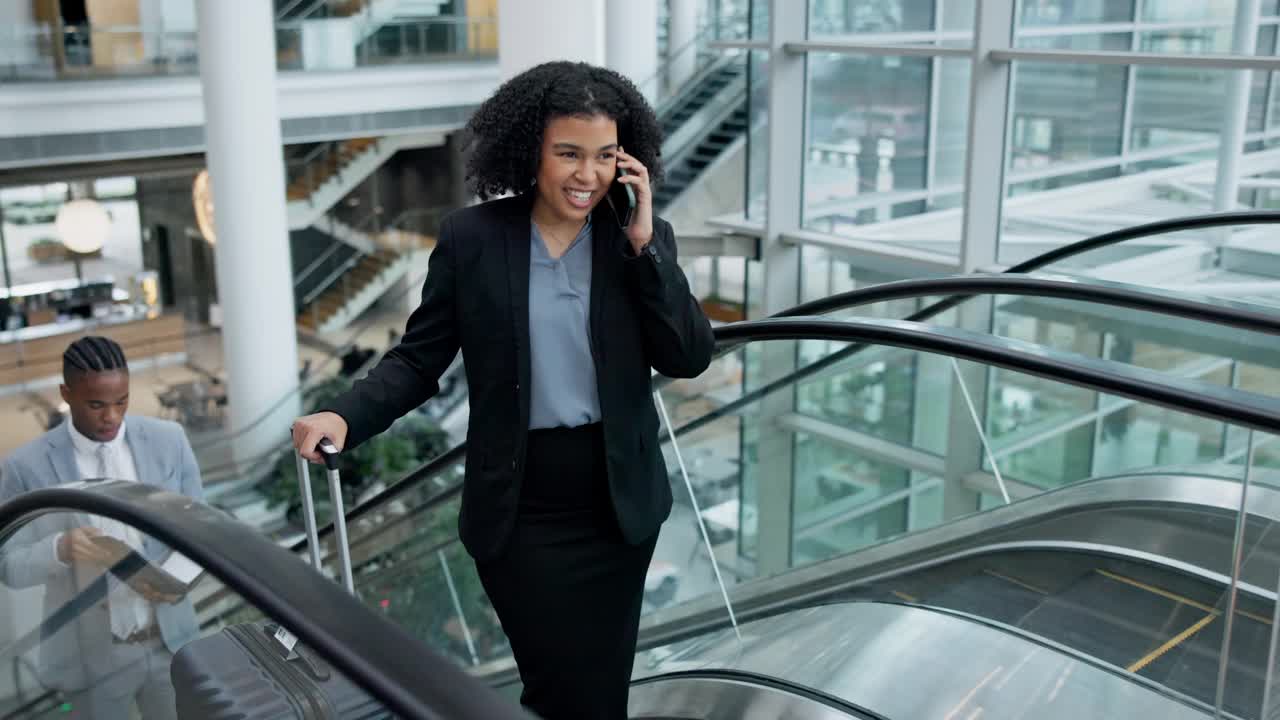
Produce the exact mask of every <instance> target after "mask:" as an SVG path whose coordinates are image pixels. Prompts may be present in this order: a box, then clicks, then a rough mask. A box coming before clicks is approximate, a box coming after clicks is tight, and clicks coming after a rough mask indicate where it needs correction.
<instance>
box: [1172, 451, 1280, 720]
mask: <svg viewBox="0 0 1280 720" xmlns="http://www.w3.org/2000/svg"><path fill="white" fill-rule="evenodd" d="M1237 438H1238V440H1240V441H1242V443H1243V446H1244V452H1243V454H1241V456H1240V457H1239V459H1238V460H1237V461H1236V462H1238V463H1239V465H1240V467H1241V468H1242V469H1243V471H1244V473H1245V477H1246V479H1247V490H1246V492H1247V495H1248V498H1247V500H1246V501H1245V503H1247V505H1245V503H1242V505H1244V506H1245V507H1247V508H1248V509H1249V510H1250V511H1252V509H1253V507H1254V506H1255V502H1256V500H1255V499H1256V498H1265V497H1268V496H1269V495H1270V494H1271V493H1272V492H1274V490H1275V488H1277V487H1280V485H1278V483H1280V435H1277V434H1272V433H1264V432H1256V431H1249V432H1248V433H1237ZM1245 517H1246V519H1247V520H1248V521H1247V522H1243V523H1241V524H1240V525H1239V526H1238V527H1237V534H1236V544H1235V548H1234V550H1235V558H1234V559H1235V561H1236V564H1237V566H1238V571H1237V572H1238V575H1239V578H1240V579H1239V580H1238V581H1236V583H1235V585H1234V586H1233V588H1232V590H1233V592H1232V593H1230V594H1229V595H1228V597H1227V601H1226V602H1225V603H1223V604H1225V605H1227V606H1228V607H1232V608H1244V610H1251V609H1252V608H1250V607H1248V605H1247V600H1248V598H1249V597H1250V596H1252V595H1254V594H1257V591H1254V590H1253V589H1252V587H1246V586H1244V585H1243V583H1244V582H1245V581H1247V580H1248V579H1251V578H1252V577H1253V576H1255V575H1262V576H1263V578H1264V581H1263V588H1262V590H1265V591H1269V592H1272V593H1276V592H1280V570H1277V569H1276V568H1275V567H1274V566H1271V567H1270V568H1269V569H1270V570H1271V572H1270V573H1269V574H1268V573H1267V572H1266V569H1268V563H1267V560H1268V559H1271V558H1275V557H1277V556H1280V540H1277V539H1276V538H1275V537H1274V535H1275V531H1276V529H1277V528H1276V527H1275V522H1274V520H1272V519H1271V518H1264V517H1259V516H1258V515H1254V514H1247V515H1246V516H1245ZM1268 520H1272V521H1271V522H1268ZM1268 575H1269V577H1268ZM1233 579H1234V578H1233ZM1267 580H1269V581H1270V582H1266V581H1267ZM1272 597H1273V598H1274V595H1273V596H1272ZM1224 612H1225V611H1224ZM1277 613H1280V603H1276V602H1275V601H1274V600H1273V601H1272V603H1271V606H1270V607H1264V608H1262V609H1260V610H1257V611H1255V612H1252V613H1246V612H1242V611H1241V612H1236V613H1234V614H1233V615H1231V618H1232V620H1233V621H1234V622H1233V624H1232V625H1231V626H1230V632H1229V633H1228V631H1227V627H1226V626H1225V624H1222V623H1219V625H1221V626H1222V627H1221V628H1220V629H1218V628H1216V629H1215V630H1216V632H1217V633H1218V635H1217V637H1216V638H1215V637H1214V636H1213V635H1212V634H1207V635H1206V637H1204V638H1198V639H1197V640H1199V642H1200V643H1201V644H1207V645H1212V644H1213V643H1214V641H1215V640H1216V641H1217V642H1218V643H1219V647H1222V648H1223V658H1224V659H1223V661H1222V662H1221V663H1220V666H1219V668H1218V673H1217V674H1216V675H1215V679H1217V680H1218V685H1217V688H1216V689H1217V691H1218V692H1217V694H1218V695H1219V696H1220V697H1221V698H1222V702H1221V703H1220V707H1221V709H1222V710H1224V711H1226V712H1230V713H1234V714H1237V715H1240V716H1242V717H1250V716H1253V717H1262V718H1270V717H1274V716H1275V715H1276V714H1277V712H1280V669H1278V663H1280V632H1278V631H1277V625H1278V624H1280V623H1278V619H1280V618H1277ZM1224 636H1226V637H1224ZM1192 665H1193V663H1192V661H1191V658H1190V657H1189V658H1188V660H1187V661H1184V662H1182V663H1179V664H1177V665H1172V666H1171V667H1170V668H1169V672H1170V675H1171V678H1173V679H1174V681H1182V682H1193V681H1194V679H1195V678H1198V677H1200V675H1198V674H1196V673H1195V668H1194V667H1193V666H1192ZM1242 697H1243V698H1246V699H1247V702H1241V701H1240V700H1239V698H1242Z"/></svg>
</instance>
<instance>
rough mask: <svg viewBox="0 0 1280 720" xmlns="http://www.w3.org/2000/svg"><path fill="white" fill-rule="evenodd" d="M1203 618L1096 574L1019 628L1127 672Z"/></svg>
mask: <svg viewBox="0 0 1280 720" xmlns="http://www.w3.org/2000/svg"><path fill="white" fill-rule="evenodd" d="M1204 615H1205V613H1204V611H1203V610H1199V609H1197V608H1195V607H1192V606H1191V605H1188V604H1186V603H1182V602H1178V601H1177V600H1174V599H1172V598H1170V597H1167V596H1165V595H1161V594H1157V593H1155V592H1151V591H1149V590H1146V589H1143V588H1141V587H1137V586H1135V585H1133V584H1131V583H1129V582H1126V581H1125V579H1124V578H1123V576H1116V575H1105V574H1103V573H1101V572H1095V573H1090V574H1088V575H1086V576H1084V577H1083V578H1081V579H1080V581H1079V582H1077V583H1075V584H1074V585H1073V586H1071V587H1070V588H1068V589H1066V590H1065V591H1063V592H1061V593H1059V594H1057V595H1053V596H1050V597H1046V598H1045V600H1044V602H1042V603H1041V604H1040V606H1039V607H1037V608H1036V609H1035V610H1034V611H1032V612H1031V613H1030V614H1029V615H1028V616H1027V617H1026V618H1025V619H1024V620H1023V621H1022V623H1020V627H1022V628H1023V629H1025V630H1028V631H1030V632H1033V633H1036V634H1037V635H1041V636H1043V637H1046V638H1049V639H1050V640H1054V641H1057V642H1060V643H1062V644H1064V645H1067V646H1069V647H1072V648H1075V649H1077V650H1080V651H1082V652H1085V653H1088V654H1090V655H1093V656H1094V657H1097V658H1099V659H1100V660H1102V661H1104V662H1109V663H1112V664H1114V665H1119V666H1120V667H1128V666H1129V665H1131V664H1133V663H1134V662H1136V661H1138V660H1139V659H1141V658H1142V657H1143V656H1145V655H1147V654H1148V653H1150V652H1151V651H1152V650H1154V649H1155V648H1158V647H1160V646H1161V645H1163V644H1164V643H1165V642H1167V641H1168V640H1169V639H1171V638H1173V637H1174V636H1175V635H1178V634H1179V633H1181V632H1182V631H1184V630H1186V629H1188V628H1189V627H1191V626H1192V625H1194V624H1195V623H1196V622H1198V621H1199V620H1200V619H1201V618H1203V617H1204Z"/></svg>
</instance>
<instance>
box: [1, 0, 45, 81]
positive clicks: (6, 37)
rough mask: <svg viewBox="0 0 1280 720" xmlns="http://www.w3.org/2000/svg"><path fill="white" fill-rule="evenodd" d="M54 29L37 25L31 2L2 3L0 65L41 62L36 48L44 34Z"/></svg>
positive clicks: (17, 65)
mask: <svg viewBox="0 0 1280 720" xmlns="http://www.w3.org/2000/svg"><path fill="white" fill-rule="evenodd" d="M52 32H53V30H52V29H51V28H49V27H48V26H44V27H43V28H42V27H41V26H38V25H36V16H35V10H34V6H33V5H32V4H31V3H30V2H7V3H0V67H4V66H6V65H13V66H16V67H24V66H30V65H35V64H36V63H38V62H39V60H38V54H37V53H36V48H37V46H38V45H39V43H38V42H37V40H38V38H39V37H40V36H41V35H42V34H43V36H44V37H50V33H52Z"/></svg>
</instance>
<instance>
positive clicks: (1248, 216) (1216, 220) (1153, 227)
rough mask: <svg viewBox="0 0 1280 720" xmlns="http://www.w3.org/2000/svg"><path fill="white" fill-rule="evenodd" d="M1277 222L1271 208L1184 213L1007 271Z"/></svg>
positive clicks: (1063, 249) (1062, 249)
mask: <svg viewBox="0 0 1280 720" xmlns="http://www.w3.org/2000/svg"><path fill="white" fill-rule="evenodd" d="M1274 224H1280V212H1277V211H1274V210H1233V211H1230V212H1216V213H1205V214H1203V215H1187V216H1184V217H1177V218H1168V219H1166V220H1156V221H1154V222H1149V223H1144V224H1142V225H1134V226H1132V227H1127V228H1120V229H1119V230H1112V231H1110V232H1105V233H1102V234H1101V235H1094V236H1093V237H1087V238H1085V239H1083V240H1077V241H1076V242H1073V243H1070V244H1068V245H1063V246H1062V247H1060V248H1055V249H1053V250H1048V251H1046V252H1043V253H1040V254H1039V255H1036V256H1035V257H1033V258H1029V259H1027V260H1024V261H1022V262H1020V263H1017V264H1015V265H1012V266H1010V267H1009V269H1008V270H1005V272H1006V273H1029V272H1034V271H1036V270H1039V269H1040V268H1043V267H1045V266H1046V265H1052V264H1053V263H1056V262H1058V261H1059V260H1066V259H1067V258H1069V257H1075V256H1076V255H1082V254H1084V253H1086V252H1089V251H1090V250H1097V249H1098V248H1102V247H1107V246H1109V245H1116V244H1118V243H1122V242H1124V241H1126V240H1136V239H1138V238H1143V237H1151V236H1152V235H1167V234H1169V233H1175V232H1186V231H1188V230H1203V229H1205V228H1214V227H1228V226H1231V225H1274Z"/></svg>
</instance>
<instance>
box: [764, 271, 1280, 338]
mask: <svg viewBox="0 0 1280 720" xmlns="http://www.w3.org/2000/svg"><path fill="white" fill-rule="evenodd" d="M952 293H963V294H965V295H968V296H970V297H972V296H974V295H1023V296H1030V297H1050V298H1057V299H1060V300H1076V301H1079V302H1087V303H1097V304H1102V305H1110V306H1113V307H1125V308H1132V309H1134V310H1142V311H1145V312H1151V313H1157V314H1160V315H1171V316H1173V317H1183V318H1188V319H1190V320H1196V321H1198V322H1204V323H1212V324H1214V325H1226V326H1228V327H1234V328H1240V329H1241V330H1249V331H1251V332H1260V333H1269V334H1273V335H1275V334H1280V308H1274V307H1264V306H1259V305H1254V304H1251V303H1242V302H1236V301H1232V300H1220V299H1217V298H1210V297H1206V296H1196V295H1188V294H1187V293H1172V292H1167V291H1163V290H1154V289H1150V288H1136V287H1134V286H1132V285H1125V284H1121V283H1115V282H1108V281H1104V280H1082V279H1080V278H1074V277H1068V276H1055V275H1036V276H1034V277H1032V276H1027V275H1004V274H1000V275H960V276H955V277H943V278H926V279H922V280H899V281H896V282H887V283H881V284H879V285H872V286H871V287H866V288H859V289H857V290H849V291H847V292H842V293H836V294H835V295H831V296H829V297H825V298H822V299H821V300H814V301H812V302H807V303H804V304H803V305H797V306H796V307H794V308H792V309H790V310H787V311H785V312H781V313H778V314H777V315H774V316H773V317H775V318H794V317H811V316H814V315H825V314H827V313H831V312H837V311H840V310H848V309H850V308H855V307H859V306H862V305H872V304H874V303H879V302H887V301H889V300H915V299H919V298H923V297H931V296H935V295H950V294H952Z"/></svg>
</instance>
